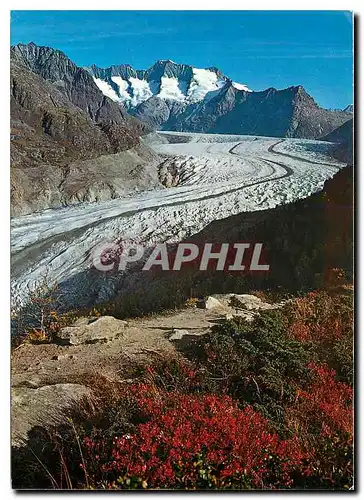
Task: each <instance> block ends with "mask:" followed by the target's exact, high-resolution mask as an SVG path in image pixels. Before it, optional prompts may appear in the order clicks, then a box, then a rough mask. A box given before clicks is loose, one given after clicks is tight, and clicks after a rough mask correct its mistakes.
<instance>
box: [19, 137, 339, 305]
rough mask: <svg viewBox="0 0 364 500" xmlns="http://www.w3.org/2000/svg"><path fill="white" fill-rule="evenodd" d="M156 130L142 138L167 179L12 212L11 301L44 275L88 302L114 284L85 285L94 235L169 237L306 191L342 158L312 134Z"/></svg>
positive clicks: (146, 239)
mask: <svg viewBox="0 0 364 500" xmlns="http://www.w3.org/2000/svg"><path fill="white" fill-rule="evenodd" d="M156 137H157V139H158V140H155V141H154V143H153V142H152V146H153V148H154V149H155V150H156V151H157V152H158V153H160V154H161V165H163V166H164V168H167V169H170V170H171V171H173V172H174V173H175V176H176V179H177V181H176V183H177V185H176V187H172V188H162V187H161V189H158V190H153V191H148V192H144V193H143V194H141V195H138V196H135V197H128V198H123V199H115V200H111V201H108V202H102V203H93V204H91V203H84V204H82V205H78V206H74V207H67V208H61V209H55V210H47V211H44V212H42V213H35V214H31V215H27V216H22V217H18V218H14V219H13V220H12V235H11V240H12V279H13V280H12V292H13V294H12V296H13V300H14V302H18V301H19V300H20V301H21V302H24V301H26V297H27V294H28V293H29V288H34V286H35V284H36V283H39V282H40V280H42V279H44V278H46V279H47V281H48V282H49V283H53V282H58V283H59V284H63V286H64V287H65V289H67V286H68V287H69V288H70V289H71V288H72V290H70V293H72V300H73V305H74V306H77V305H79V304H82V303H86V302H87V301H89V300H90V297H91V294H92V300H93V301H95V302H96V301H100V300H104V299H107V298H110V297H112V295H113V294H114V293H115V289H116V288H117V287H118V286H119V287H120V283H118V284H116V283H114V282H113V283H114V284H112V283H111V281H110V280H106V282H105V283H104V282H103V280H102V279H101V280H100V278H98V280H99V281H98V283H95V282H94V281H92V286H91V285H90V280H91V278H90V277H89V275H90V272H89V269H90V266H91V253H92V250H93V249H94V248H95V246H97V245H99V244H100V243H103V242H114V241H120V240H122V241H130V242H135V243H140V244H143V245H146V246H151V245H153V244H155V243H157V242H177V241H179V240H181V239H183V238H185V237H188V236H190V235H192V234H194V233H197V232H199V231H200V230H202V229H203V228H204V227H205V226H206V225H207V224H209V223H210V222H212V221H213V220H216V219H222V218H225V217H228V216H230V215H235V214H238V213H240V212H249V211H255V210H264V209H269V208H274V207H275V206H277V205H280V204H283V203H289V202H291V201H294V200H296V199H299V198H304V197H307V196H308V195H310V194H311V193H313V192H316V191H318V190H320V189H322V186H323V184H324V182H325V180H326V179H328V178H330V177H332V176H333V175H334V174H335V172H336V171H337V170H338V169H340V168H342V167H344V166H345V165H344V164H342V163H339V162H337V161H335V160H333V159H332V158H330V156H329V152H330V149H331V148H332V144H331V143H324V142H321V141H308V140H307V141H303V140H299V139H277V138H266V137H251V136H228V135H214V134H211V135H208V134H191V133H180V132H175V133H172V132H165V133H162V132H160V133H158V134H157V135H156ZM183 141H184V142H183ZM173 142H174V143H173ZM153 144H154V145H153ZM149 145H150V141H149ZM92 279H93V280H94V278H92ZM114 286H115V289H114Z"/></svg>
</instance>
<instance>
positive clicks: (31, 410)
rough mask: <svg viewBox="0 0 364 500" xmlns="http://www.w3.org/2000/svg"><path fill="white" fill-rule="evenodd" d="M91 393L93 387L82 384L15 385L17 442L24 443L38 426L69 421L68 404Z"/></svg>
mask: <svg viewBox="0 0 364 500" xmlns="http://www.w3.org/2000/svg"><path fill="white" fill-rule="evenodd" d="M90 395H91V391H90V389H88V388H87V387H85V386H83V385H81V384H70V383H65V384H52V385H46V386H43V387H37V388H30V386H29V385H28V387H27V386H24V387H14V388H13V389H12V395H11V399H12V401H11V415H12V419H11V434H12V443H13V445H14V446H21V445H22V444H23V443H24V442H25V441H26V440H27V436H28V432H29V431H30V430H31V429H32V428H33V427H34V426H37V425H39V426H45V427H47V426H49V425H54V424H59V423H63V422H65V421H66V418H67V417H66V409H67V407H71V406H72V404H74V403H75V402H76V401H79V400H80V399H82V398H88V397H90Z"/></svg>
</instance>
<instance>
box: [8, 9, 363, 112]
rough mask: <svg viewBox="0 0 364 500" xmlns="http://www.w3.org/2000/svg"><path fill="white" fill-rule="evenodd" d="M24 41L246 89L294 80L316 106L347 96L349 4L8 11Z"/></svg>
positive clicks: (342, 101) (348, 99) (335, 104)
mask: <svg viewBox="0 0 364 500" xmlns="http://www.w3.org/2000/svg"><path fill="white" fill-rule="evenodd" d="M30 41H33V42H35V43H37V44H39V45H48V46H51V47H54V48H57V49H60V50H62V51H64V52H65V53H66V54H67V55H68V56H69V57H70V58H71V59H72V60H73V61H74V62H75V63H76V64H78V65H79V66H88V65H91V64H93V63H94V64H96V65H98V66H100V67H107V66H110V65H111V64H123V63H129V64H131V65H132V66H134V67H135V68H136V69H146V68H148V67H150V66H151V65H152V64H153V63H154V62H155V61H156V60H157V59H172V60H173V61H176V62H179V63H186V64H191V65H193V66H195V67H200V68H203V67H208V66H217V67H218V68H219V69H221V71H222V72H223V73H225V74H226V75H227V76H229V77H230V78H232V79H233V80H235V81H238V82H241V83H246V84H247V85H248V86H249V87H250V88H251V89H252V90H263V89H265V88H268V87H276V88H285V87H288V86H291V85H299V84H300V85H303V86H304V87H305V88H306V90H307V91H308V92H309V93H310V94H311V95H312V96H313V97H314V98H315V100H316V101H317V102H318V103H319V104H320V105H321V106H324V107H328V108H342V107H345V106H346V105H347V104H350V103H352V102H353V97H352V93H353V88H352V79H353V76H352V65H353V57H352V18H351V13H350V12H348V11H326V12H323V11H322V12H320V11H316V12H315V11H301V12H300V11H296V12H295V11H270V12H268V11H260V12H259V11H190V12H188V11H13V12H12V15H11V43H12V44H15V43H19V42H22V43H28V42H30Z"/></svg>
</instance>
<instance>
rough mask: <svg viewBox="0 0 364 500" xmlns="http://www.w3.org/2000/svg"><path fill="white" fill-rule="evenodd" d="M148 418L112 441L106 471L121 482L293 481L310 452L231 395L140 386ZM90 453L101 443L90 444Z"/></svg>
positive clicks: (245, 484)
mask: <svg viewBox="0 0 364 500" xmlns="http://www.w3.org/2000/svg"><path fill="white" fill-rule="evenodd" d="M133 392H134V394H135V397H136V401H137V404H138V406H139V407H140V409H141V410H142V412H143V413H144V415H145V416H146V418H148V421H147V422H145V423H141V424H139V425H138V426H137V427H136V432H135V434H132V435H126V436H121V437H120V438H116V439H115V440H114V445H113V448H112V459H111V460H110V458H109V461H108V462H107V463H105V464H104V465H103V467H102V469H103V472H105V473H109V474H110V473H111V475H112V476H113V477H114V478H115V477H118V482H119V484H120V485H123V487H125V486H130V487H131V486H132V484H133V481H134V487H135V484H136V486H138V485H142V486H143V487H148V488H193V489H199V488H209V487H210V488H211V487H214V488H234V487H235V488H275V487H289V486H290V485H291V483H292V479H291V475H292V473H293V471H295V470H296V469H298V468H300V467H301V468H302V460H303V458H304V456H303V454H302V452H301V451H300V447H299V445H298V440H297V439H291V440H286V441H283V440H280V439H279V437H278V435H277V434H276V433H274V432H272V431H271V430H270V429H269V426H268V423H267V421H266V420H265V419H264V418H263V417H262V416H260V415H259V414H258V413H256V412H255V411H253V410H252V409H251V407H246V408H244V409H243V410H241V409H239V408H238V406H237V405H236V403H234V402H233V400H232V399H231V398H229V397H227V396H224V397H217V396H212V395H204V396H201V395H181V394H179V393H176V392H168V393H166V392H160V391H156V390H155V386H154V387H153V386H150V385H138V386H136V387H134V389H133ZM85 444H87V447H88V450H89V452H90V453H91V454H95V453H99V451H100V447H99V446H98V445H96V444H94V443H92V442H90V441H88V442H87V443H85Z"/></svg>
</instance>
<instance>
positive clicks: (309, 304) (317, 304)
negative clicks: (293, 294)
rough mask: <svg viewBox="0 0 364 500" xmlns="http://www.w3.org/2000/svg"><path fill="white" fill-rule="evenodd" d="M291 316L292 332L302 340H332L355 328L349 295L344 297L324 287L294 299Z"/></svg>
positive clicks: (290, 330)
mask: <svg viewBox="0 0 364 500" xmlns="http://www.w3.org/2000/svg"><path fill="white" fill-rule="evenodd" d="M289 316H290V322H289V332H290V334H291V335H292V337H293V338H295V339H296V340H299V341H301V342H314V343H316V344H327V343H332V342H335V341H337V340H339V339H341V338H342V337H343V336H344V335H346V334H348V333H350V334H351V331H352V325H353V311H352V304H351V303H350V299H348V298H345V300H343V298H342V297H337V296H331V295H329V294H328V293H327V292H324V291H317V292H310V293H308V294H307V295H306V296H305V297H300V298H298V299H295V300H294V301H293V302H292V304H291V307H290V314H289Z"/></svg>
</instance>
